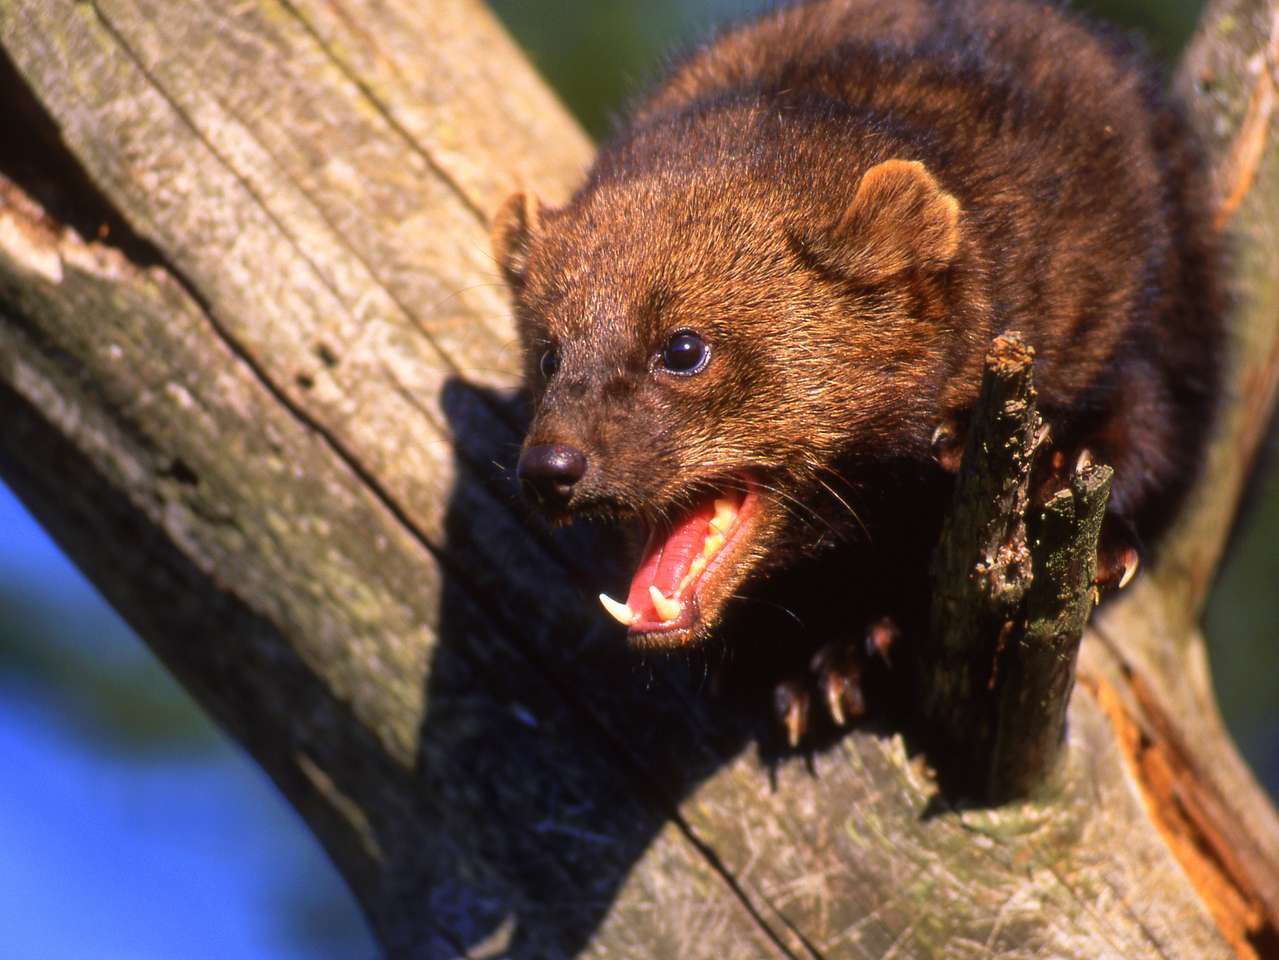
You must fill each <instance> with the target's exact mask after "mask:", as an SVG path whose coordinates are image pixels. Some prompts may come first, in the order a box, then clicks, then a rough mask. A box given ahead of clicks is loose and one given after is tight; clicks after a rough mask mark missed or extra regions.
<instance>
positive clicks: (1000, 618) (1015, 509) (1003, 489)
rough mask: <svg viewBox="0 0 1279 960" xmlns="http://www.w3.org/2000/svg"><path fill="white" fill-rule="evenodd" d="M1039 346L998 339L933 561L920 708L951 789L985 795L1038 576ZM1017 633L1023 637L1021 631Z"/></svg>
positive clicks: (921, 653) (920, 659) (920, 652)
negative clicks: (1005, 680)
mask: <svg viewBox="0 0 1279 960" xmlns="http://www.w3.org/2000/svg"><path fill="white" fill-rule="evenodd" d="M1033 357H1034V351H1033V350H1031V349H1030V347H1028V346H1027V345H1026V343H1025V342H1024V341H1023V340H1022V338H1021V336H1020V334H1016V333H1013V334H1009V335H1005V336H1001V337H998V338H997V339H996V340H995V342H994V344H992V346H991V349H990V354H989V356H988V357H987V358H986V368H985V375H984V377H983V379H982V387H981V394H980V395H979V397H978V399H977V405H976V407H975V408H974V410H973V416H972V423H971V425H970V427H969V432H968V437H967V440H966V442H965V444H964V456H963V465H962V468H961V469H960V471H959V474H958V475H957V476H956V478H955V491H954V495H953V497H952V499H951V506H950V510H949V512H948V513H947V516H946V521H945V523H944V525H943V528H942V533H941V541H940V542H939V543H938V545H937V553H936V556H935V558H934V560H933V572H932V573H933V607H932V630H931V635H930V637H929V638H928V642H927V643H919V644H918V645H917V650H916V653H915V660H916V662H917V664H918V666H917V669H916V673H917V674H918V676H919V687H920V712H921V714H922V717H923V724H924V727H925V729H926V731H927V732H928V733H929V734H931V739H932V740H933V741H934V742H935V743H936V748H935V752H936V753H937V755H938V757H939V763H941V764H943V765H942V767H941V769H940V771H939V772H940V773H941V774H942V777H943V780H944V781H946V782H948V783H949V784H950V785H951V786H950V789H951V791H952V792H954V793H957V794H958V795H961V796H967V797H970V798H973V799H984V798H985V796H986V793H987V785H988V784H989V783H990V780H991V774H992V770H991V764H992V761H993V754H994V744H995V740H996V738H997V736H998V734H999V722H998V721H999V711H998V709H997V702H998V701H997V696H996V695H995V686H996V669H997V660H998V658H999V651H1000V649H1001V648H1002V647H1003V646H1005V645H1006V644H1008V643H1009V642H1013V641H1015V640H1016V639H1018V638H1019V637H1020V634H1021V626H1022V619H1023V610H1022V605H1023V600H1024V599H1025V596H1026V591H1027V590H1028V589H1029V588H1030V583H1031V576H1032V573H1031V562H1030V545H1029V543H1028V542H1027V536H1026V511H1027V505H1028V503H1029V489H1030V473H1031V467H1032V466H1033V464H1034V460H1035V454H1036V453H1037V452H1038V450H1039V446H1040V442H1041V440H1042V437H1043V425H1042V422H1041V421H1040V418H1039V413H1038V410H1037V408H1036V405H1035V388H1034V384H1033V379H1034V376H1033ZM1014 634H1016V636H1014Z"/></svg>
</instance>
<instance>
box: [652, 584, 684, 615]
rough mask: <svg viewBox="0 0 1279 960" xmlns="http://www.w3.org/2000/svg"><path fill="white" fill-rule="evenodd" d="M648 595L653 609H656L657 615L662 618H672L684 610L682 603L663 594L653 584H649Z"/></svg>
mask: <svg viewBox="0 0 1279 960" xmlns="http://www.w3.org/2000/svg"><path fill="white" fill-rule="evenodd" d="M648 595H649V598H650V599H652V601H653V609H654V610H656V611H657V615H658V616H659V617H661V618H662V619H663V620H674V619H675V618H676V617H678V616H679V615H680V614H681V613H683V612H684V604H682V603H680V602H679V601H678V600H672V599H671V598H670V597H667V596H663V594H662V591H661V590H658V589H657V587H655V586H652V585H650V586H649V588H648Z"/></svg>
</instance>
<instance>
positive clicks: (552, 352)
mask: <svg viewBox="0 0 1279 960" xmlns="http://www.w3.org/2000/svg"><path fill="white" fill-rule="evenodd" d="M537 368H538V369H539V370H541V371H542V379H543V380H549V379H551V377H553V376H555V371H556V370H558V369H559V368H560V352H559V351H558V350H556V349H555V348H554V347H548V348H547V349H546V352H545V353H543V354H542V359H541V360H539V361H538V362H537Z"/></svg>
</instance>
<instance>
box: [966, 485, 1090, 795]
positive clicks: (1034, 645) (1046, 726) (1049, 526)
mask: <svg viewBox="0 0 1279 960" xmlns="http://www.w3.org/2000/svg"><path fill="white" fill-rule="evenodd" d="M1112 475H1113V471H1112V470H1111V469H1110V467H1107V466H1105V465H1104V464H1094V463H1092V462H1091V460H1085V461H1084V462H1082V463H1077V464H1074V465H1073V469H1072V472H1071V473H1070V475H1069V482H1068V485H1067V486H1066V487H1064V488H1063V489H1061V490H1059V491H1058V492H1057V493H1056V494H1054V495H1053V496H1052V497H1050V498H1049V500H1048V502H1047V503H1045V504H1044V505H1043V506H1042V507H1040V508H1038V509H1036V510H1034V511H1032V517H1031V519H1030V522H1029V526H1030V534H1029V537H1030V544H1029V550H1030V559H1031V563H1030V565H1031V568H1032V570H1033V571H1034V576H1033V579H1032V582H1031V584H1030V589H1029V590H1028V591H1027V593H1026V606H1025V610H1024V612H1023V623H1024V626H1022V627H1021V628H1020V629H1018V630H1016V631H1015V632H1014V633H1013V635H1011V636H1009V637H1007V638H1006V639H1005V642H1004V644H1003V648H1002V649H1000V651H999V654H998V658H997V661H996V670H997V675H998V676H997V679H998V682H997V684H996V693H997V696H998V698H999V707H998V720H997V721H996V724H995V743H994V745H993V756H992V757H991V762H990V765H991V770H990V780H989V781H988V783H987V788H986V796H987V797H988V798H990V799H991V800H993V801H996V802H1001V801H1006V800H1010V799H1014V798H1018V797H1024V796H1027V795H1029V794H1031V793H1033V792H1034V791H1036V790H1042V789H1045V788H1046V787H1047V786H1049V785H1050V784H1051V774H1052V772H1053V769H1054V767H1055V766H1056V765H1057V763H1058V762H1059V759H1060V751H1061V747H1062V745H1063V742H1064V735H1065V730H1066V710H1067V707H1068V705H1069V703H1070V694H1071V691H1072V690H1073V689H1074V686H1075V662H1076V660H1077V659H1078V656H1079V645H1080V642H1081V641H1082V640H1083V637H1084V627H1085V626H1086V625H1087V623H1088V615H1089V614H1090V613H1092V609H1093V602H1094V597H1096V594H1097V591H1096V587H1094V586H1093V584H1094V582H1095V581H1096V577H1097V547H1098V542H1099V540H1100V538H1101V526H1102V519H1103V518H1104V517H1105V513H1106V501H1107V500H1108V499H1109V498H1110V478H1111V476H1112Z"/></svg>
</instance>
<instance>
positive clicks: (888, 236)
mask: <svg viewBox="0 0 1279 960" xmlns="http://www.w3.org/2000/svg"><path fill="white" fill-rule="evenodd" d="M959 239H960V230H959V201H958V200H956V199H955V198H954V197H953V196H951V195H950V194H949V193H946V192H945V191H944V190H942V188H941V185H940V184H938V183H937V179H936V178H935V177H934V176H933V175H932V173H930V172H929V170H928V168H927V167H926V166H924V165H923V164H922V163H920V162H919V161H917V160H886V161H884V162H883V163H880V164H877V165H875V166H873V167H871V168H870V169H869V170H867V171H866V173H865V174H864V175H863V176H862V179H861V183H859V184H858V185H857V193H856V195H855V196H854V197H853V199H852V202H851V203H849V205H848V209H846V210H845V211H844V213H843V215H842V216H841V217H840V218H839V220H838V221H836V222H835V223H834V224H832V225H830V226H829V227H827V228H826V229H824V230H817V231H813V232H810V233H808V234H806V235H804V236H803V237H802V238H801V243H802V246H803V248H804V249H805V251H806V252H807V253H808V254H809V255H810V256H813V257H814V258H816V259H817V260H818V262H819V263H821V264H822V265H823V266H824V267H826V268H827V269H829V270H831V271H833V272H835V273H837V274H839V275H840V276H842V277H844V278H846V279H848V280H850V281H853V282H855V283H868V284H869V283H878V282H881V281H883V280H887V279H889V278H891V277H894V276H896V275H897V274H899V273H902V272H903V271H905V270H909V269H912V268H914V269H918V270H925V271H936V270H942V269H944V268H945V267H946V266H948V265H949V264H950V262H951V261H952V260H953V259H954V257H955V254H956V253H957V252H958V251H959Z"/></svg>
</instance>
